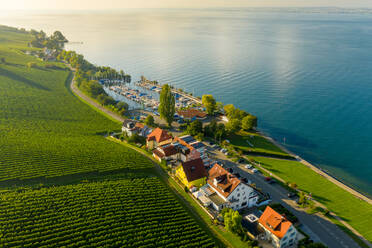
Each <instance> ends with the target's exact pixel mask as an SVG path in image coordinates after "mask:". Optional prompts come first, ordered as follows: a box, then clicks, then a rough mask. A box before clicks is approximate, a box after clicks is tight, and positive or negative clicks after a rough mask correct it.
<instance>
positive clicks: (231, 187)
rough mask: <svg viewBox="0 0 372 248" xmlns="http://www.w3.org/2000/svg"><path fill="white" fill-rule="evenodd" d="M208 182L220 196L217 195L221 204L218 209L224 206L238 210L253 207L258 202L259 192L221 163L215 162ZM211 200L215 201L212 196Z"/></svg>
mask: <svg viewBox="0 0 372 248" xmlns="http://www.w3.org/2000/svg"><path fill="white" fill-rule="evenodd" d="M207 182H208V185H209V187H210V188H211V189H212V190H213V191H214V192H215V193H216V195H217V196H218V198H217V197H215V198H216V199H215V200H216V201H217V202H218V203H220V204H219V205H220V206H218V208H216V210H220V209H221V208H223V207H229V208H232V209H234V210H238V209H241V208H245V207H253V206H255V205H256V203H257V200H258V194H257V192H256V191H255V190H254V189H253V188H252V187H250V186H249V185H247V184H245V183H243V182H242V181H240V180H239V179H238V178H237V177H236V176H234V175H233V174H231V173H229V172H228V171H227V170H226V169H224V168H223V167H222V166H220V165H219V164H215V165H214V166H213V167H212V168H211V169H210V170H209V177H208V181H207ZM221 199H222V201H221ZM211 200H212V201H213V199H212V198H211ZM221 203H222V204H221ZM216 205H218V204H216Z"/></svg>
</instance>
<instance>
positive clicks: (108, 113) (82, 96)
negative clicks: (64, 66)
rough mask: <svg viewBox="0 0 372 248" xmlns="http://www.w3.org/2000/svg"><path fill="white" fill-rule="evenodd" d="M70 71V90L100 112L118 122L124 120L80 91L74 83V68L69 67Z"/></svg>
mask: <svg viewBox="0 0 372 248" xmlns="http://www.w3.org/2000/svg"><path fill="white" fill-rule="evenodd" d="M70 69H71V71H72V72H73V78H72V80H71V84H70V88H71V90H72V92H73V93H74V94H75V95H77V96H79V97H80V98H81V99H83V100H84V101H85V102H87V103H89V104H90V105H92V106H93V107H95V108H97V109H99V110H101V111H102V112H104V113H105V114H106V115H108V116H110V117H111V118H113V119H115V120H117V121H120V122H123V121H124V118H123V117H121V116H119V115H118V114H115V113H113V112H112V111H110V110H109V109H107V108H105V107H103V106H102V105H101V104H99V103H97V102H95V101H93V100H92V98H90V97H89V96H87V95H85V94H84V93H83V92H81V91H80V90H79V89H78V88H77V87H76V85H75V71H74V69H72V68H71V67H70Z"/></svg>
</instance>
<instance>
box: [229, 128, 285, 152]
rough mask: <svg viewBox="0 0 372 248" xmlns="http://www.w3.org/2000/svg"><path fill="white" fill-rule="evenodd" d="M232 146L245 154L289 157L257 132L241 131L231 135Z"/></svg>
mask: <svg viewBox="0 0 372 248" xmlns="http://www.w3.org/2000/svg"><path fill="white" fill-rule="evenodd" d="M229 140H230V142H231V145H232V146H233V147H235V148H237V149H240V150H242V151H244V152H250V153H257V154H262V155H276V156H284V157H288V156H289V155H288V153H286V152H285V151H283V150H282V149H280V148H279V147H277V146H276V145H274V144H273V143H271V142H270V141H269V140H267V139H265V138H264V137H262V136H261V135H260V134H259V133H256V132H247V131H239V132H237V133H236V134H233V135H230V137H229Z"/></svg>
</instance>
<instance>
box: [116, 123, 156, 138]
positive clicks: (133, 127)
mask: <svg viewBox="0 0 372 248" xmlns="http://www.w3.org/2000/svg"><path fill="white" fill-rule="evenodd" d="M121 131H122V132H125V133H126V134H127V135H128V136H129V137H130V136H132V135H133V134H135V133H136V134H138V135H139V136H142V137H147V135H148V134H149V133H151V131H152V130H151V129H150V128H149V127H147V126H146V125H144V124H143V123H140V122H138V121H134V120H130V119H125V120H124V122H123V125H122V127H121Z"/></svg>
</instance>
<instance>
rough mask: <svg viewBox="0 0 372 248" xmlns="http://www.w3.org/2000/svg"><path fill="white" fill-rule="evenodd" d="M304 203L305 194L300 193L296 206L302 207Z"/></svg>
mask: <svg viewBox="0 0 372 248" xmlns="http://www.w3.org/2000/svg"><path fill="white" fill-rule="evenodd" d="M305 203H306V196H305V193H304V192H303V191H300V194H299V199H298V204H300V205H302V204H305Z"/></svg>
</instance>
